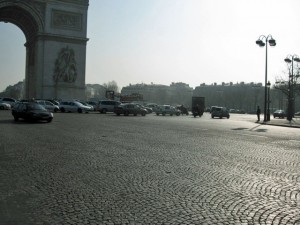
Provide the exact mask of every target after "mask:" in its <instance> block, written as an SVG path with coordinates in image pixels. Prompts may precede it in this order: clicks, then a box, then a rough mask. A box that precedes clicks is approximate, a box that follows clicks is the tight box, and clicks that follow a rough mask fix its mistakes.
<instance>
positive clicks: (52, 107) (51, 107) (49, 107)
mask: <svg viewBox="0 0 300 225" xmlns="http://www.w3.org/2000/svg"><path fill="white" fill-rule="evenodd" d="M36 102H37V103H38V104H40V105H42V106H44V107H45V108H46V109H47V110H48V111H50V112H58V111H59V107H58V106H57V105H54V104H53V103H52V102H50V101H47V100H37V101H36Z"/></svg>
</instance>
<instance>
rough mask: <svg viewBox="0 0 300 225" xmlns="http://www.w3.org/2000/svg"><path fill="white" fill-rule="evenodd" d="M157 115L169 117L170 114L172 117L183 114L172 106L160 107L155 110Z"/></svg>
mask: <svg viewBox="0 0 300 225" xmlns="http://www.w3.org/2000/svg"><path fill="white" fill-rule="evenodd" d="M155 113H156V115H157V116H159V115H163V116H165V115H167V114H169V115H170V116H173V115H176V116H179V115H180V114H181V112H180V110H179V109H176V108H175V107H173V106H170V105H159V106H158V107H156V108H155Z"/></svg>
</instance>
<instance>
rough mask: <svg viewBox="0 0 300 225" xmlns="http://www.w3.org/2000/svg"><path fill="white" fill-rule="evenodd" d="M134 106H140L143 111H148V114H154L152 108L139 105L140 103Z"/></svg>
mask: <svg viewBox="0 0 300 225" xmlns="http://www.w3.org/2000/svg"><path fill="white" fill-rule="evenodd" d="M134 104H136V105H138V106H139V107H141V108H143V109H146V110H147V113H152V112H153V110H152V108H150V107H147V106H144V105H141V104H139V103H134Z"/></svg>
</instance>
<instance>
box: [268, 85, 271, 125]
mask: <svg viewBox="0 0 300 225" xmlns="http://www.w3.org/2000/svg"><path fill="white" fill-rule="evenodd" d="M270 87H271V83H270V81H268V83H267V88H268V108H267V121H270Z"/></svg>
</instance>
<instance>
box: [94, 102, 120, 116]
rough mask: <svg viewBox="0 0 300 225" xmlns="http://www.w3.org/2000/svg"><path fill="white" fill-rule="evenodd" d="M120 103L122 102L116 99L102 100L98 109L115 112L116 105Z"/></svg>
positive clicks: (102, 111)
mask: <svg viewBox="0 0 300 225" xmlns="http://www.w3.org/2000/svg"><path fill="white" fill-rule="evenodd" d="M120 104H121V102H119V101H115V100H100V101H99V102H98V105H97V111H99V112H100V113H107V112H114V109H115V106H118V105H120Z"/></svg>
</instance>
